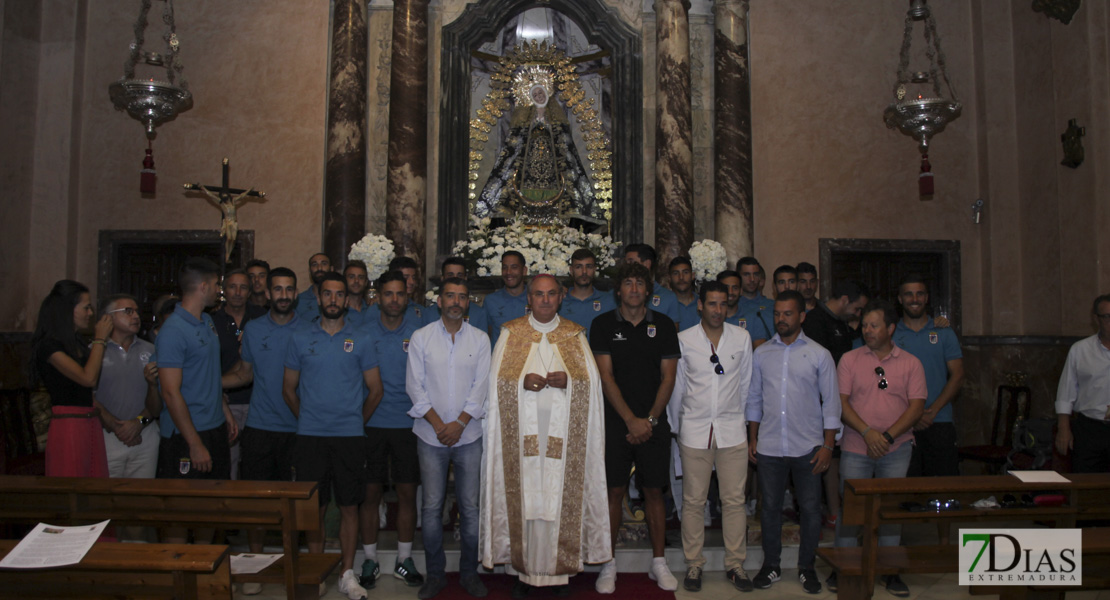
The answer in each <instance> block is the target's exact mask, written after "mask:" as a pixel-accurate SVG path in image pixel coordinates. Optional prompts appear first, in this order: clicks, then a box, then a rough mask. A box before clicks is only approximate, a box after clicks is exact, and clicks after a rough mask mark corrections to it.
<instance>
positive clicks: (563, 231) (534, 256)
mask: <svg viewBox="0 0 1110 600" xmlns="http://www.w3.org/2000/svg"><path fill="white" fill-rule="evenodd" d="M471 225H472V227H471V229H469V230H468V231H467V236H466V237H467V239H465V240H462V241H460V242H457V243H456V244H455V247H454V249H453V250H452V254H454V255H455V256H461V257H463V258H465V259H466V260H467V261H468V262H470V263H472V264H474V265H476V268H477V274H478V276H479V277H485V276H488V275H500V274H501V254H502V253H504V252H506V251H508V250H516V251H518V252H520V253H521V254H523V255H524V262H525V265H526V266H527V267H528V272H529V273H531V274H536V273H550V274H552V275H556V276H566V275H570V256H571V254H574V251H575V250H577V249H579V248H589V249H590V250H592V251H593V253H594V256H596V257H597V268H598V270H599V271H600V270H603V269H606V268H608V267H612V266H613V265H615V264H616V260H614V259H613V254H614V253H615V252H616V251H617V248H619V247H620V243H619V242H614V241H613V238H611V237H609V236H603V235H601V234H597V233H583V232H581V231H578V230H577V229H574V228H573V227H566V226H563V227H535V226H527V225H524V224H522V223H520V222H513V223H510V224H508V225H506V226H504V227H497V228H494V229H490V226H489V225H490V220H489V218H478V217H472V218H471Z"/></svg>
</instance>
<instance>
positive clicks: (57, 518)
mask: <svg viewBox="0 0 1110 600" xmlns="http://www.w3.org/2000/svg"><path fill="white" fill-rule="evenodd" d="M316 488H317V483H316V482H269V481H210V480H190V481H186V480H180V479H102V478H79V477H25V476H3V477H0V521H15V522H39V521H43V522H47V523H53V524H59V525H68V524H84V523H96V522H99V521H103V520H105V519H111V520H112V522H113V523H115V524H119V525H145V526H173V525H176V526H182V527H197V528H203V527H215V528H250V527H263V528H268V529H275V530H280V531H281V537H282V549H283V552H284V557H283V558H282V560H281V561H280V562H281V565H280V567H278V568H279V569H280V573H281V580H280V582H282V583H284V584H285V587H286V593H287V595H288V597H289V598H290V599H293V598H297V597H312V598H315V597H316V595H317V594H318V584H319V583H320V582H322V581H324V580H325V579H327V577H328V576H329V575H330V574H331V572H332V571H333V570H334V569H335V567H336V565H338V564H339V557H338V556H337V555H317V557H313V558H311V559H309V558H308V557H309V556H310V555H306V554H301V553H300V551H299V543H298V542H299V532H300V531H315V530H317V529H319V527H320V506H319V496H318V494H317V489H316ZM272 569H273V567H271V569H268V570H267V571H264V572H263V573H258V574H251V575H237V576H235V581H243V582H247V581H256V582H259V583H263V582H270V581H273V572H274V571H273V570H272ZM310 582H314V583H315V585H316V587H312V593H311V596H309V595H308V588H309V587H310Z"/></svg>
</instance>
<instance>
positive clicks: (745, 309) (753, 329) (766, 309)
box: [725, 303, 775, 342]
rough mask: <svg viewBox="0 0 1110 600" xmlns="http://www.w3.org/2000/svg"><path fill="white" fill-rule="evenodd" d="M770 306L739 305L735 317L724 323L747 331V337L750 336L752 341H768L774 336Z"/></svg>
mask: <svg viewBox="0 0 1110 600" xmlns="http://www.w3.org/2000/svg"><path fill="white" fill-rule="evenodd" d="M771 306H773V304H772V305H767V306H761V305H758V304H754V303H749V304H748V305H747V306H745V305H744V304H743V303H741V304H740V305H739V308H738V309H737V311H736V314H735V315H732V316H731V317H728V318H727V319H725V323H732V324H733V325H738V326H740V327H743V328H744V329H747V330H748V335H750V336H752V341H753V342H754V341H755V340H769V339H771V337H772V336H773V335H774V333H775V332H774V316H773V314H772V312H771V308H770V307H771Z"/></svg>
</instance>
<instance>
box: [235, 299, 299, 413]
mask: <svg viewBox="0 0 1110 600" xmlns="http://www.w3.org/2000/svg"><path fill="white" fill-rule="evenodd" d="M303 323H305V319H301V318H300V317H298V316H297V315H295V314H294V315H293V318H292V319H291V320H290V321H289V322H288V323H286V324H285V325H278V324H277V323H275V322H274V319H273V317H271V316H270V313H266V314H265V315H264V316H262V317H259V318H257V319H254V320H252V321H250V322H248V323H247V326H246V327H245V328H244V329H243V346H242V358H243V362H245V363H249V364H250V365H251V367H252V368H253V369H254V387H253V388H252V389H251V401H250V411H249V412H248V413H247V427H250V428H251V429H262V430H265V431H281V432H285V433H292V432H295V431H297V417H295V416H293V411H291V410H289V405H288V404H286V403H285V398H283V397H282V395H281V386H282V383H283V381H284V379H285V354H286V352H288V350H289V340H290V338H292V337H293V332H294V331H296V330H297V329H299V328H300V327H301V326H302V324H303Z"/></svg>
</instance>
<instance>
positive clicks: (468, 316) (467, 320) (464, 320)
mask: <svg viewBox="0 0 1110 600" xmlns="http://www.w3.org/2000/svg"><path fill="white" fill-rule="evenodd" d="M463 323H466V324H468V325H469V324H470V315H463ZM405 352H408V350H405Z"/></svg>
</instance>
